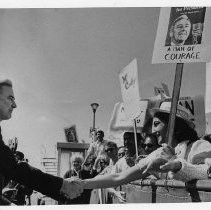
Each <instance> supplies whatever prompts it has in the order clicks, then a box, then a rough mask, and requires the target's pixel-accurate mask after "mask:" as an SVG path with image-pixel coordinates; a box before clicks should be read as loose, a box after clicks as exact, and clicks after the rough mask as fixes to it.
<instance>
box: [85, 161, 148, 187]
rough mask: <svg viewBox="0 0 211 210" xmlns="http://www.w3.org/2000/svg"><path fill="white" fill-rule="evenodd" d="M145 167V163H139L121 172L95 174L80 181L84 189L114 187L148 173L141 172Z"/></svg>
mask: <svg viewBox="0 0 211 210" xmlns="http://www.w3.org/2000/svg"><path fill="white" fill-rule="evenodd" d="M145 169H146V165H145V164H139V165H135V166H133V167H131V168H129V169H127V170H126V171H123V172H121V173H117V174H109V175H104V176H97V177H95V178H93V179H85V180H82V182H83V184H84V189H96V188H109V187H116V186H119V185H122V184H126V183H128V182H131V181H134V180H137V179H143V178H145V177H146V176H148V175H149V174H148V173H143V171H144V170H145Z"/></svg>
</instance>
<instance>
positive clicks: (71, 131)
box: [64, 125, 78, 142]
mask: <svg viewBox="0 0 211 210" xmlns="http://www.w3.org/2000/svg"><path fill="white" fill-rule="evenodd" d="M64 132H65V137H66V140H67V142H78V136H77V132H76V125H72V126H70V127H67V128H64Z"/></svg>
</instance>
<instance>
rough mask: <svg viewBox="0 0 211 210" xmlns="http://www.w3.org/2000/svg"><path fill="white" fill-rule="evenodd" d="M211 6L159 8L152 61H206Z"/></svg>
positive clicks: (209, 49)
mask: <svg viewBox="0 0 211 210" xmlns="http://www.w3.org/2000/svg"><path fill="white" fill-rule="evenodd" d="M210 21H211V8H209V7H207V8H206V7H165V8H161V11H160V17H159V23H158V29H157V36H156V39H155V45H154V51H153V57H152V63H190V62H208V61H209V60H210V59H211V36H210V32H211V27H210V24H211V23H210Z"/></svg>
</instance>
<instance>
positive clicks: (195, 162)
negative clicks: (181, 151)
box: [171, 140, 211, 182]
mask: <svg viewBox="0 0 211 210" xmlns="http://www.w3.org/2000/svg"><path fill="white" fill-rule="evenodd" d="M206 158H211V144H210V143H209V142H208V141H205V140H198V141H196V142H194V143H193V144H192V145H191V148H190V152H189V155H188V157H187V160H185V159H184V158H177V160H179V161H180V162H181V164H182V167H181V169H180V170H179V171H178V172H177V173H171V176H172V177H173V178H174V179H178V180H181V181H185V182H187V181H190V180H193V179H208V174H207V170H208V168H209V166H208V165H207V164H205V159H206Z"/></svg>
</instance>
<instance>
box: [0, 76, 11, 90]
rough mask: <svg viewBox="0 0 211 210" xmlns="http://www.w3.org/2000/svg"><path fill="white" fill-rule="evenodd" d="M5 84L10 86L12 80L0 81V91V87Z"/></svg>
mask: <svg viewBox="0 0 211 210" xmlns="http://www.w3.org/2000/svg"><path fill="white" fill-rule="evenodd" d="M4 86H7V87H12V82H11V81H10V80H8V79H6V80H4V81H1V82H0V91H1V89H2V87H4Z"/></svg>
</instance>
